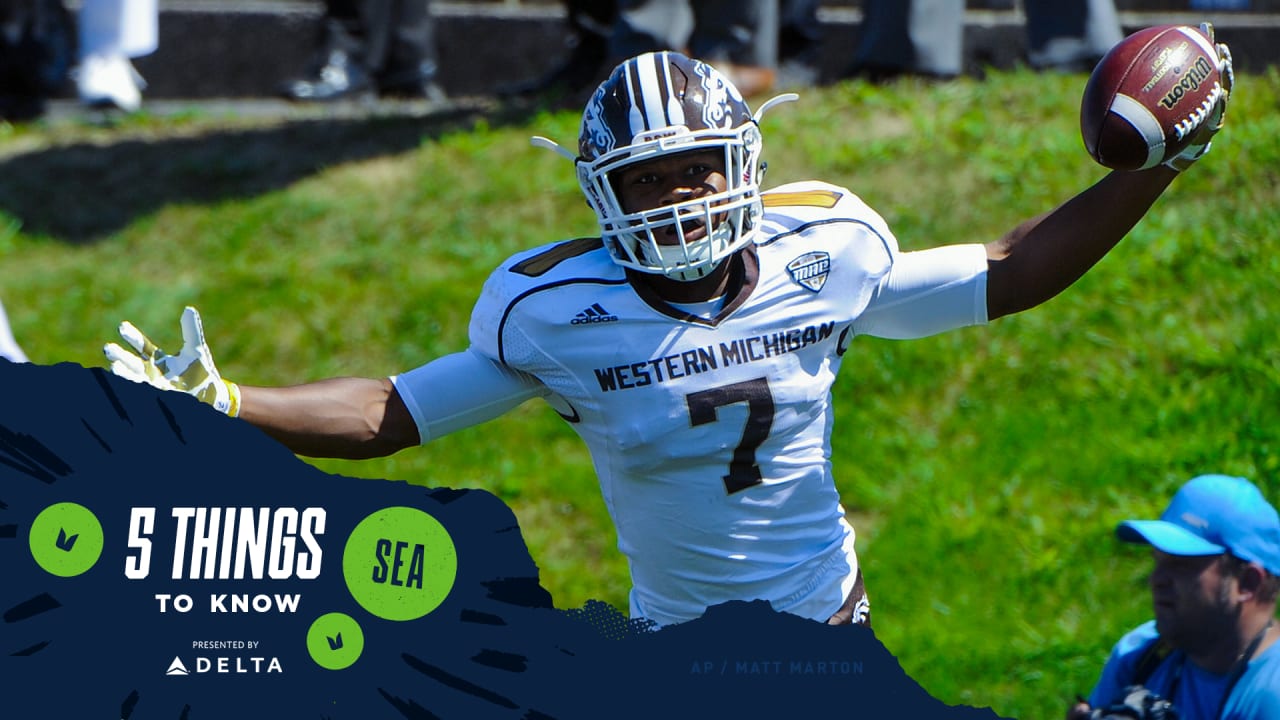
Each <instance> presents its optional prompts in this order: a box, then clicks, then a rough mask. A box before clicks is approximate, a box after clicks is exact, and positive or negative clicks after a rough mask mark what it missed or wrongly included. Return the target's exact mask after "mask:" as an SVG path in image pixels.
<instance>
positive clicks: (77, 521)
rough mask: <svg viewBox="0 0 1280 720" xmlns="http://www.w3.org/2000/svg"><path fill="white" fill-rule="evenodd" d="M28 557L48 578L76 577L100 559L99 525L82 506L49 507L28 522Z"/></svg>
mask: <svg viewBox="0 0 1280 720" xmlns="http://www.w3.org/2000/svg"><path fill="white" fill-rule="evenodd" d="M28 542H29V544H30V546H31V557H33V558H35V561H36V564H37V565H39V566H40V567H42V568H44V571H45V572H47V573H49V574H50V575H57V576H58V577H75V576H76V575H80V574H82V573H85V572H88V570H89V568H91V567H93V566H94V564H96V563H97V562H98V558H99V557H101V556H102V523H100V522H98V518H97V517H96V516H95V515H94V514H93V513H92V512H91V511H90V510H89V509H88V508H86V507H85V506H83V505H77V504H76V503H73V502H64V503H57V504H54V505H50V506H49V507H47V508H45V509H44V510H41V511H40V514H39V515H36V519H35V520H33V521H31V533H30V535H29V537H28Z"/></svg>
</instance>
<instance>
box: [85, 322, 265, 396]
mask: <svg viewBox="0 0 1280 720" xmlns="http://www.w3.org/2000/svg"><path fill="white" fill-rule="evenodd" d="M120 337H122V338H124V340H125V342H127V343H129V345H131V346H132V347H133V350H134V352H130V351H129V350H126V349H125V348H123V347H121V346H120V345H117V344H116V343H107V344H106V345H105V346H104V347H103V348H102V352H103V354H105V355H106V356H107V359H108V360H110V361H111V372H113V373H115V374H116V375H119V376H120V377H122V378H125V379H127V380H132V381H134V382H138V383H147V384H148V385H152V386H155V387H158V388H160V389H161V390H177V391H179V392H184V393H187V394H188V395H192V396H194V397H195V398H196V399H197V400H200V401H201V402H204V403H208V404H209V405H212V406H213V407H214V408H215V409H217V410H218V411H219V412H222V413H224V414H226V415H230V416H231V417H235V416H236V415H238V414H240V388H239V386H237V385H236V384H235V383H233V382H230V381H227V380H223V379H222V376H221V375H220V374H218V368H217V367H216V366H215V365H214V364H213V354H212V353H210V352H209V346H208V345H207V344H205V341H204V326H203V325H201V323H200V313H199V311H197V310H196V309H195V308H193V307H191V306H187V308H186V309H185V310H183V311H182V352H180V353H178V354H177V355H168V354H165V352H164V351H163V350H161V349H160V348H158V347H156V344H155V343H153V342H151V340H150V339H149V338H148V337H147V336H146V335H143V334H142V331H141V330H139V329H138V328H136V327H134V325H133V323H131V322H129V321H128V320H125V321H124V322H122V323H120Z"/></svg>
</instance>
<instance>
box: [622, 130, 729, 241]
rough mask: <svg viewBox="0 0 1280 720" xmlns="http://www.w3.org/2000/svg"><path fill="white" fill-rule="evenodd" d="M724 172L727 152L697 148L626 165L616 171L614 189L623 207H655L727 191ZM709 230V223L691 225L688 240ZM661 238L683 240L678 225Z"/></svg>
mask: <svg viewBox="0 0 1280 720" xmlns="http://www.w3.org/2000/svg"><path fill="white" fill-rule="evenodd" d="M724 172H725V169H724V153H723V152H721V151H719V150H694V151H691V152H686V153H679V154H676V155H667V156H665V157H661V158H657V159H655V160H649V161H647V162H643V163H636V164H635V165H631V166H629V167H625V168H623V169H621V170H619V171H617V172H616V173H614V177H613V182H614V190H615V192H617V194H618V201H619V202H620V203H621V204H622V209H623V211H625V212H628V213H633V212H639V211H641V210H652V209H654V208H659V207H663V206H666V205H672V204H675V203H678V202H684V201H686V200H695V199H697V198H700V197H703V196H706V195H712V194H715V193H721V192H724V191H725V190H726V189H728V186H729V181H728V180H727V179H726V178H725V175H724ZM717 220H718V219H717ZM706 232H707V229H706V228H705V227H687V228H685V241H686V242H690V241H693V240H698V239H700V238H701V237H702V236H703V235H705V234H706ZM664 235H665V237H664ZM657 239H658V242H660V243H668V242H669V243H670V244H676V243H678V242H679V241H678V240H677V238H676V229H675V228H674V227H670V228H667V230H666V232H665V233H662V234H659V236H658V238H657Z"/></svg>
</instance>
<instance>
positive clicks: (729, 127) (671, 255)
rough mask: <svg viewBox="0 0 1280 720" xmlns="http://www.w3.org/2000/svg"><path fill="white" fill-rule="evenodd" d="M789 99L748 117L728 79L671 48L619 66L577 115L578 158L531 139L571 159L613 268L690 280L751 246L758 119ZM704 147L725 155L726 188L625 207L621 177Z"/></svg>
mask: <svg viewBox="0 0 1280 720" xmlns="http://www.w3.org/2000/svg"><path fill="white" fill-rule="evenodd" d="M795 99H796V95H795V94H794V93H786V94H783V95H779V96H778V97H776V98H774V99H772V100H770V101H769V102H767V103H765V104H764V105H763V106H761V107H760V109H759V110H757V111H756V112H755V114H754V115H753V114H752V113H751V111H750V109H749V108H748V107H747V104H746V102H745V101H744V100H743V98H742V94H741V93H740V92H739V91H738V89H737V88H736V87H734V85H733V83H731V82H730V81H729V80H728V78H726V77H725V76H724V75H723V74H722V73H720V71H718V70H716V69H715V68H713V67H711V66H710V65H707V64H706V63H704V62H701V61H699V60H693V59H691V58H688V57H685V56H684V55H681V54H679V53H676V52H670V51H661V52H652V53H644V54H642V55H637V56H636V57H634V58H631V59H630V60H627V61H624V62H623V63H621V64H619V65H618V66H617V67H616V68H614V70H613V72H612V73H611V74H610V75H609V78H608V79H607V80H605V81H604V82H603V83H601V84H600V87H599V88H597V89H596V92H595V94H594V95H593V96H592V98H591V100H590V101H589V102H588V103H587V106H586V108H585V109H584V111H583V113H582V127H581V132H580V135H579V138H578V154H577V156H574V155H573V153H571V152H569V151H568V150H567V149H566V148H563V147H561V146H560V145H558V144H556V143H555V142H554V141H551V140H548V139H547V138H543V137H535V138H534V139H533V141H534V144H536V145H540V146H542V147H546V148H550V149H552V150H555V151H556V152H558V153H560V154H561V155H562V156H564V157H566V158H568V159H570V160H573V161H574V162H575V164H576V166H577V169H578V182H579V184H580V185H581V186H582V192H583V194H585V195H586V199H587V204H588V205H590V206H591V209H592V210H594V211H595V213H596V219H597V220H598V221H599V225H600V232H601V236H602V238H603V239H604V245H605V247H606V248H607V249H608V251H609V253H610V256H611V257H612V259H613V260H614V262H616V263H617V264H619V265H621V266H622V267H625V268H629V269H632V270H637V271H639V272H645V273H654V274H662V275H665V276H667V277H670V278H673V279H676V280H684V281H689V280H696V279H698V278H701V277H705V276H706V275H707V274H708V273H709V272H711V270H712V269H713V268H715V267H716V266H718V265H719V264H720V263H721V262H722V261H723V260H724V259H725V258H726V257H728V256H730V255H732V254H734V253H735V252H737V251H739V250H741V249H742V248H744V247H746V246H747V245H748V244H750V243H751V242H753V241H754V238H755V234H756V232H757V231H758V230H759V227H760V223H761V221H762V218H763V216H764V208H763V204H762V202H761V199H760V175H761V172H762V169H763V166H762V164H761V162H760V154H761V145H762V139H761V136H760V127H759V121H760V118H761V116H762V115H763V114H764V111H765V110H766V109H767V108H769V107H770V106H772V105H774V104H775V103H779V102H786V101H791V100H795ZM708 150H714V151H717V152H720V153H723V157H724V165H723V170H724V177H725V190H724V191H723V192H715V193H709V194H706V195H703V196H701V197H696V198H691V199H689V200H684V201H680V202H676V203H673V204H667V205H663V206H661V207H654V208H647V209H644V210H641V211H635V212H627V211H626V210H625V209H624V208H623V205H622V203H621V202H620V199H619V197H618V193H617V192H616V189H615V187H614V184H613V180H614V178H615V177H616V175H617V173H618V172H619V171H622V170H624V169H626V168H629V167H631V166H633V165H635V164H637V163H643V162H648V161H651V160H657V159H660V158H666V157H669V156H671V155H675V154H678V153H686V152H699V151H702V152H705V151H708ZM700 228H706V230H705V231H703V230H700ZM668 231H671V233H670V235H668ZM691 235H692V237H690V236H691Z"/></svg>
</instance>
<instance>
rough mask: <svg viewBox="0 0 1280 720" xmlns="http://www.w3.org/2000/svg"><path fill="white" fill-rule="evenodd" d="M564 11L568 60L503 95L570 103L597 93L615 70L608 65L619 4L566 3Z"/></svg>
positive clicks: (609, 0) (610, 0)
mask: <svg viewBox="0 0 1280 720" xmlns="http://www.w3.org/2000/svg"><path fill="white" fill-rule="evenodd" d="M564 8H565V13H566V17H567V21H568V25H569V39H568V56H567V57H566V58H565V59H564V60H562V61H560V63H559V64H558V65H556V66H555V67H553V68H551V70H550V71H548V72H547V73H546V74H545V75H542V76H540V77H538V78H536V79H534V80H533V81H531V82H528V83H520V84H516V85H513V86H510V87H506V88H503V89H501V90H499V94H501V95H505V96H514V97H533V96H543V97H547V98H552V99H557V98H565V99H567V98H569V97H576V96H578V95H580V94H583V93H586V92H590V91H592V90H594V89H595V87H596V85H598V84H600V83H601V82H602V81H603V80H604V79H605V76H606V75H608V73H609V71H610V70H612V69H613V68H612V66H606V63H607V62H608V60H609V36H610V34H611V33H612V32H613V26H614V24H615V23H616V22H617V19H618V4H617V3H616V2H614V0H564ZM582 104H583V103H581V102H574V103H573V105H575V106H578V105H582Z"/></svg>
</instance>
